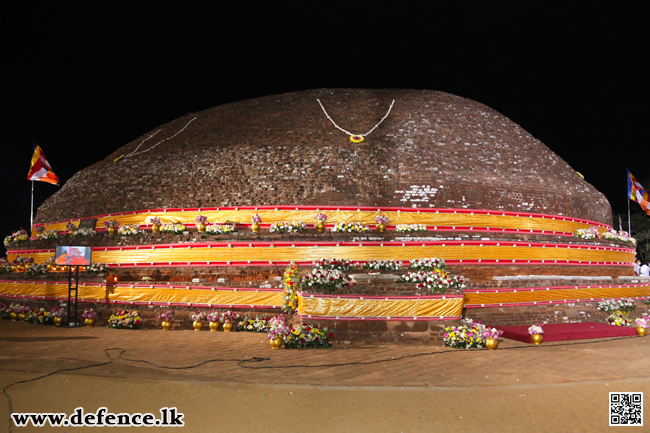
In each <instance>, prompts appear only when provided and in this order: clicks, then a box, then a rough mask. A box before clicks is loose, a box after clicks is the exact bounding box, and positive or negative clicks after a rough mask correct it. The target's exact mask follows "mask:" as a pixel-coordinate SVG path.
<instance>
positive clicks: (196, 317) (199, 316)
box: [192, 310, 206, 331]
mask: <svg viewBox="0 0 650 433" xmlns="http://www.w3.org/2000/svg"><path fill="white" fill-rule="evenodd" d="M205 318H206V316H205V313H204V312H203V311H200V310H196V314H192V320H193V321H194V322H193V323H192V326H193V327H194V330H195V331H200V330H201V329H203V321H204V320H205Z"/></svg>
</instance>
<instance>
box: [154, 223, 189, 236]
mask: <svg viewBox="0 0 650 433" xmlns="http://www.w3.org/2000/svg"><path fill="white" fill-rule="evenodd" d="M186 230H187V228H186V227H185V225H183V224H182V223H178V222H175V223H171V224H163V225H161V226H160V233H173V234H175V235H180V234H183V232H184V231H186Z"/></svg>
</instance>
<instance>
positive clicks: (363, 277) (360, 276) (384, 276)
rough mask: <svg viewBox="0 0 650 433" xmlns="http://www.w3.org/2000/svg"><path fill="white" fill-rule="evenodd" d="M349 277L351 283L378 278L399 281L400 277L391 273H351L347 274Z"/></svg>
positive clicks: (376, 279) (365, 281)
mask: <svg viewBox="0 0 650 433" xmlns="http://www.w3.org/2000/svg"><path fill="white" fill-rule="evenodd" d="M349 277H350V279H351V280H352V282H353V283H367V282H369V281H370V280H373V281H378V280H385V281H399V279H400V277H399V275H393V274H375V275H371V274H351V275H349Z"/></svg>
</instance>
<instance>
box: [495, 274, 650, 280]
mask: <svg viewBox="0 0 650 433" xmlns="http://www.w3.org/2000/svg"><path fill="white" fill-rule="evenodd" d="M619 278H624V277H619ZM637 278H638V277H637ZM492 279H493V280H494V281H529V280H579V281H600V280H612V277H610V276H604V275H603V276H584V275H507V276H495V277H492ZM648 280H650V278H649V279H648Z"/></svg>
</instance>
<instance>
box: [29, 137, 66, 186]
mask: <svg viewBox="0 0 650 433" xmlns="http://www.w3.org/2000/svg"><path fill="white" fill-rule="evenodd" d="M27 180H38V181H41V182H47V183H51V184H53V185H58V184H59V178H58V177H56V174H54V172H53V171H52V167H50V163H49V162H47V159H45V155H43V151H42V150H41V147H40V146H38V145H37V144H36V141H34V155H32V165H31V167H30V168H29V174H28V175H27Z"/></svg>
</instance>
